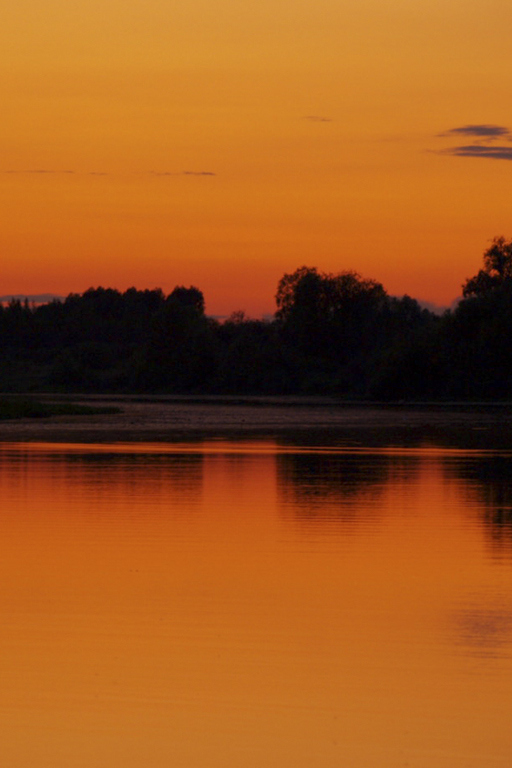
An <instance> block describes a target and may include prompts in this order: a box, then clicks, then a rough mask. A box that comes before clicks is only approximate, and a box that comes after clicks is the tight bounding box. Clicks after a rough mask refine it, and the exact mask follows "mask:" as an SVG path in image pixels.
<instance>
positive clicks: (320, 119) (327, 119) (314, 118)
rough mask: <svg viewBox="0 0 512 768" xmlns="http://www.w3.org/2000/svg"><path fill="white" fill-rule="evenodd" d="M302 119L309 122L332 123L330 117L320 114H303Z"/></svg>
mask: <svg viewBox="0 0 512 768" xmlns="http://www.w3.org/2000/svg"><path fill="white" fill-rule="evenodd" d="M304 120H309V121H310V122H311V123H332V117H322V115H305V116H304Z"/></svg>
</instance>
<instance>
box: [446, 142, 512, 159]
mask: <svg viewBox="0 0 512 768" xmlns="http://www.w3.org/2000/svg"><path fill="white" fill-rule="evenodd" d="M437 154H439V155H451V156H452V157H483V158H486V159H489V160H512V147H501V146H496V145H494V146H483V145H481V144H468V145H465V146H460V147H450V148H448V149H441V150H439V152H438V153H437Z"/></svg>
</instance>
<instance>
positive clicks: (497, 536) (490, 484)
mask: <svg viewBox="0 0 512 768" xmlns="http://www.w3.org/2000/svg"><path fill="white" fill-rule="evenodd" d="M447 471H448V473H449V474H450V475H451V476H453V475H455V476H457V477H458V478H459V479H462V480H463V481H464V485H465V488H466V489H467V493H468V495H469V496H470V497H471V498H472V499H476V500H477V501H478V503H479V505H481V510H482V521H483V523H484V526H485V530H486V532H487V533H488V534H489V536H490V539H491V541H492V542H493V543H494V544H496V545H498V546H504V545H507V546H512V459H511V458H510V457H509V456H503V455H502V456H499V455H498V456H496V455H495V456H485V455H481V456H477V457H473V458H471V459H468V457H465V458H463V459H456V460H454V461H451V462H450V463H449V464H448V465H447Z"/></svg>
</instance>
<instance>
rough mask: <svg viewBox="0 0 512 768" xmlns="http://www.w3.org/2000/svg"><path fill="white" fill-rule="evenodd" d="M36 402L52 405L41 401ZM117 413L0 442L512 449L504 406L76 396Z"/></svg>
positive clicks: (62, 422)
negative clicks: (271, 441) (259, 442)
mask: <svg viewBox="0 0 512 768" xmlns="http://www.w3.org/2000/svg"><path fill="white" fill-rule="evenodd" d="M44 399H60V398H56V397H53V398H52V397H51V396H44ZM73 399H74V400H77V401H79V402H83V403H94V404H97V405H115V406H118V407H119V408H120V409H121V412H120V413H118V414H112V415H97V416H58V417H51V418H44V419H21V420H19V421H4V422H1V423H0V441H2V442H20V441H22V442H23V441H43V442H75V443H77V442H86V443H94V442H154V441H169V442H175V441H180V440H189V439H201V438H208V437H209V438H213V437H219V438H223V437H224V438H231V439H244V438H245V439H247V438H249V437H257V436H260V437H269V438H273V437H275V438H279V440H280V441H286V442H290V441H291V442H295V441H296V440H297V441H300V442H301V443H303V442H304V441H306V442H308V443H310V444H320V443H323V444H329V443H336V444H340V443H348V444H358V443H364V444H372V443H374V442H378V443H381V442H383V441H384V442H386V443H388V444H424V443H425V442H426V443H427V444H428V443H430V442H433V443H441V444H448V445H450V444H464V445H467V446H468V447H473V446H474V447H488V446H492V447H500V448H503V447H505V448H507V447H511V448H512V405H510V404H506V405H505V404H503V405H496V406H489V405H483V404H469V405H468V404H464V405H461V404H444V405H433V404H423V405H414V406H411V405H402V404H398V405H396V404H395V405H383V406H376V405H366V404H364V405H362V404H345V403H343V404H342V403H339V402H336V401H334V400H330V399H326V398H302V399H300V398H187V397H183V398H177V397H165V396H162V397H152V398H138V397H129V396H119V397H101V396H97V395H95V396H84V397H81V398H73Z"/></svg>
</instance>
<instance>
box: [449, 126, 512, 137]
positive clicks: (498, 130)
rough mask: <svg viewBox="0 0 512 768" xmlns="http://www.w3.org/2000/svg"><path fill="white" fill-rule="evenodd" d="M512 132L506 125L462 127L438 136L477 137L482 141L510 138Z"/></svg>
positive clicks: (451, 129)
mask: <svg viewBox="0 0 512 768" xmlns="http://www.w3.org/2000/svg"><path fill="white" fill-rule="evenodd" d="M510 135H511V134H510V130H509V129H508V128H507V127H506V126H505V125H489V124H483V125H462V126H460V127H459V128H450V129H449V130H448V131H444V133H439V134H438V136H441V137H446V136H476V137H478V138H482V139H491V140H492V139H497V138H501V137H503V136H510Z"/></svg>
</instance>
